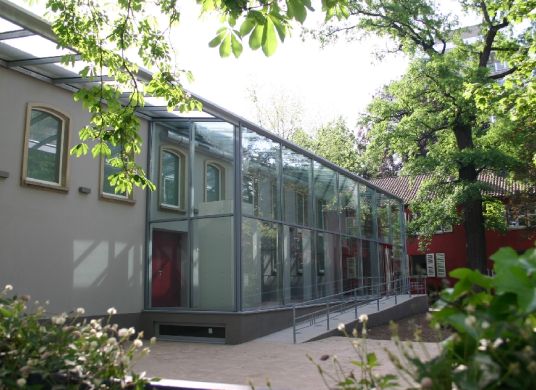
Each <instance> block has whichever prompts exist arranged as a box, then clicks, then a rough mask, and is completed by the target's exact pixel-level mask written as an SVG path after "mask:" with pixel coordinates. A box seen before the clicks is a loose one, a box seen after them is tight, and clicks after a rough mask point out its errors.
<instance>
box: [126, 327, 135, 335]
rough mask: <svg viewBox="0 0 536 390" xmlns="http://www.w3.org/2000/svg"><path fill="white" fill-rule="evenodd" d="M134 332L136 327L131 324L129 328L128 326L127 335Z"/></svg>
mask: <svg viewBox="0 0 536 390" xmlns="http://www.w3.org/2000/svg"><path fill="white" fill-rule="evenodd" d="M134 333H136V329H134V328H133V327H132V326H131V327H130V328H128V334H129V335H133V334H134Z"/></svg>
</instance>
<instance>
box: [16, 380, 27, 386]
mask: <svg viewBox="0 0 536 390" xmlns="http://www.w3.org/2000/svg"><path fill="white" fill-rule="evenodd" d="M17 386H19V387H24V386H26V379H24V378H19V379H17Z"/></svg>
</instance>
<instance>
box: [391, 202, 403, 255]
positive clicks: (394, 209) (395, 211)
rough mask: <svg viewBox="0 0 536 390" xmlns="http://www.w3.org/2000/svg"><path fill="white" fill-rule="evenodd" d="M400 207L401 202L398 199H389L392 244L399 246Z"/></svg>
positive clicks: (400, 231) (400, 232)
mask: <svg viewBox="0 0 536 390" xmlns="http://www.w3.org/2000/svg"><path fill="white" fill-rule="evenodd" d="M401 209H402V204H401V203H399V202H398V201H396V200H394V199H392V200H391V234H392V236H393V246H400V245H402V244H401V240H402V236H401V234H402V228H401V224H402V215H401V213H400V210H401Z"/></svg>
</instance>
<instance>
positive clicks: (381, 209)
mask: <svg viewBox="0 0 536 390" xmlns="http://www.w3.org/2000/svg"><path fill="white" fill-rule="evenodd" d="M376 199H377V202H378V207H377V209H376V210H377V215H378V239H379V240H380V241H385V242H388V241H389V238H390V237H389V198H387V196H386V195H384V194H380V193H378V194H377V195H376Z"/></svg>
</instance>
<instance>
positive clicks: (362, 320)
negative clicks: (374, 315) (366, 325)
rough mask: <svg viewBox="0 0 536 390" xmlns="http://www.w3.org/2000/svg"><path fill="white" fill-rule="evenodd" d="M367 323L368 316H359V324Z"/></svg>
mask: <svg viewBox="0 0 536 390" xmlns="http://www.w3.org/2000/svg"><path fill="white" fill-rule="evenodd" d="M367 321H368V315H366V314H361V315H360V316H359V322H367Z"/></svg>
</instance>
